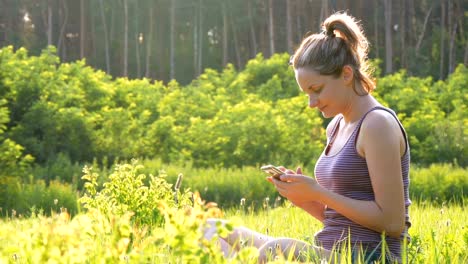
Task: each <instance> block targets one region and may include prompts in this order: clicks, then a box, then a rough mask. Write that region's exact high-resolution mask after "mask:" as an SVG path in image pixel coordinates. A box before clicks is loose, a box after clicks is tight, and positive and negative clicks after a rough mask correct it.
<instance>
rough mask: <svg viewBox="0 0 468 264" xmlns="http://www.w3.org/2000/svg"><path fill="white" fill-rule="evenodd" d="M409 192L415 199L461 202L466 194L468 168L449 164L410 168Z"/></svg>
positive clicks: (467, 188)
mask: <svg viewBox="0 0 468 264" xmlns="http://www.w3.org/2000/svg"><path fill="white" fill-rule="evenodd" d="M410 179H411V183H410V194H411V197H412V199H414V200H417V201H430V202H436V203H444V202H458V203H463V202H464V199H466V197H467V195H468V170H467V169H463V168H460V167H456V166H454V165H451V164H439V165H437V164H432V165H431V166H429V167H428V168H412V169H411V175H410Z"/></svg>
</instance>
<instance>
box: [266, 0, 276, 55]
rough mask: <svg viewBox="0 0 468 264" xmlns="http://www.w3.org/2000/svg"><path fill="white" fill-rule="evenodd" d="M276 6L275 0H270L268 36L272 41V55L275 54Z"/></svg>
mask: <svg viewBox="0 0 468 264" xmlns="http://www.w3.org/2000/svg"><path fill="white" fill-rule="evenodd" d="M273 11H274V8H273V0H268V36H269V42H270V56H273V54H275V52H276V50H275V26H274V25H275V20H274V19H273V17H274V12H273Z"/></svg>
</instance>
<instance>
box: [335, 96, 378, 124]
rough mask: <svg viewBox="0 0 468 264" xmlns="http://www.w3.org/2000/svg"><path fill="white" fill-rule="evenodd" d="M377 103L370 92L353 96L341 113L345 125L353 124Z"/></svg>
mask: <svg viewBox="0 0 468 264" xmlns="http://www.w3.org/2000/svg"><path fill="white" fill-rule="evenodd" d="M379 105H380V104H379V102H378V101H377V100H375V98H374V97H373V96H372V95H370V94H367V95H363V96H359V95H356V96H354V98H353V100H350V102H349V104H348V105H347V106H346V109H345V111H344V112H343V113H341V114H342V115H343V120H344V122H345V125H348V124H349V125H351V124H354V123H355V122H357V121H359V120H360V119H361V117H362V116H363V115H364V114H365V113H367V112H368V111H369V110H370V109H372V108H374V107H376V106H379Z"/></svg>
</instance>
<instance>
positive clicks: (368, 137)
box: [357, 110, 406, 156]
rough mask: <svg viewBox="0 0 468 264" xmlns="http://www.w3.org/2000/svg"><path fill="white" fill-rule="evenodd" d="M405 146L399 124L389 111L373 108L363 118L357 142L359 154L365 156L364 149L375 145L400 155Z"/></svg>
mask: <svg viewBox="0 0 468 264" xmlns="http://www.w3.org/2000/svg"><path fill="white" fill-rule="evenodd" d="M405 146H406V144H405V139H404V136H403V133H402V131H401V129H400V125H399V124H398V121H397V119H396V118H395V117H394V116H393V115H392V114H391V113H389V112H387V111H385V110H375V111H372V112H370V113H369V114H368V115H367V116H366V118H365V119H364V120H363V122H362V125H361V130H360V132H359V138H358V142H357V149H358V152H359V154H361V155H363V156H365V153H366V152H367V151H366V149H368V148H375V147H377V148H380V149H386V150H387V151H390V149H394V150H395V151H396V152H400V156H401V155H403V153H404V151H405Z"/></svg>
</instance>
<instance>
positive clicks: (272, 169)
mask: <svg viewBox="0 0 468 264" xmlns="http://www.w3.org/2000/svg"><path fill="white" fill-rule="evenodd" d="M260 169H261V170H262V171H264V172H266V173H268V174H270V175H271V176H272V177H273V178H275V179H277V180H279V181H281V179H280V176H281V175H283V174H284V172H283V171H282V170H280V169H278V167H276V166H273V165H265V166H262V167H261V168H260Z"/></svg>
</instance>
